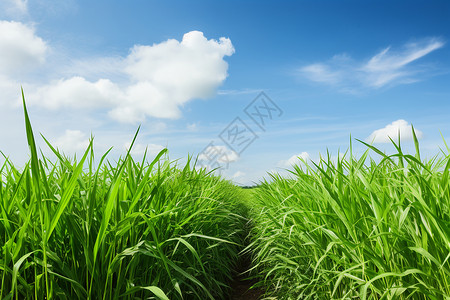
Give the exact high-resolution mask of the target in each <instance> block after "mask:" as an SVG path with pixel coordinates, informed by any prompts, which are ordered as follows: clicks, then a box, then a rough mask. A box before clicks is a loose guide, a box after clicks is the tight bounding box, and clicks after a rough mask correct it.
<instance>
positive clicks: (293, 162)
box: [278, 152, 311, 167]
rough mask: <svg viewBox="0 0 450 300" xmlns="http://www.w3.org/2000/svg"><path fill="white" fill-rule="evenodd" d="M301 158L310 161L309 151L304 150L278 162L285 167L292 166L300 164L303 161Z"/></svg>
mask: <svg viewBox="0 0 450 300" xmlns="http://www.w3.org/2000/svg"><path fill="white" fill-rule="evenodd" d="M300 159H303V160H304V161H308V160H310V159H311V158H310V156H309V154H308V152H302V153H299V154H296V155H292V156H291V157H290V158H289V159H287V160H281V161H279V162H278V165H279V166H283V167H291V166H293V165H296V164H299V163H300V162H301V160H300Z"/></svg>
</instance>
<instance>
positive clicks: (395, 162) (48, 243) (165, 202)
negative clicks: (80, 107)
mask: <svg viewBox="0 0 450 300" xmlns="http://www.w3.org/2000/svg"><path fill="white" fill-rule="evenodd" d="M23 105H24V116H25V125H26V131H27V139H28V145H29V148H30V156H31V158H30V160H29V162H28V163H27V164H26V165H25V166H24V167H23V168H17V167H16V166H15V165H14V164H13V163H12V162H11V161H10V160H9V159H8V158H7V157H6V156H4V158H3V160H4V162H3V163H2V164H0V179H1V180H0V246H1V256H0V298H1V299H144V298H146V299H226V298H227V295H229V292H230V287H229V286H228V284H229V283H230V282H231V279H232V275H233V274H234V273H233V272H234V271H235V268H236V265H238V263H239V259H241V260H245V258H247V257H248V256H251V257H252V261H253V266H251V270H249V271H248V274H249V275H250V276H254V277H256V278H257V279H258V280H259V282H258V283H257V286H259V287H261V288H263V289H265V290H266V292H267V293H266V296H267V297H272V299H274V298H276V299H400V300H403V299H450V262H449V259H450V185H449V168H450V159H449V158H450V156H449V154H448V151H449V149H448V147H447V150H446V151H447V152H442V154H441V155H439V156H436V157H435V158H433V159H431V160H427V161H424V160H421V157H420V152H419V144H418V141H417V139H416V138H415V136H414V141H415V145H416V153H415V155H408V154H404V153H403V151H402V149H401V147H400V145H399V143H397V144H396V143H394V142H393V144H394V146H395V148H396V150H397V153H396V154H394V155H390V156H387V155H385V154H384V153H382V152H381V151H379V150H378V149H376V148H374V147H372V146H371V145H367V144H366V146H367V151H366V152H365V153H364V154H363V155H362V156H361V157H360V158H356V157H354V156H353V154H352V146H351V145H350V150H349V153H346V154H345V155H344V156H342V157H340V158H339V159H337V161H332V160H331V158H330V157H329V156H328V157H327V158H326V159H321V160H320V161H319V162H318V163H317V164H312V165H310V166H305V165H303V167H300V165H297V166H294V170H293V171H292V176H291V178H283V177H281V176H280V175H278V174H273V175H272V178H271V180H270V182H269V181H265V182H263V183H262V184H261V185H259V186H257V187H252V188H247V189H244V188H239V187H237V186H234V185H233V184H231V183H230V182H228V181H226V180H223V179H221V178H220V177H216V176H213V175H212V174H210V173H206V172H205V171H204V170H197V169H196V168H195V162H193V161H191V160H189V161H188V162H187V164H186V165H184V166H179V165H177V164H176V162H171V161H170V160H168V158H167V155H166V153H167V150H166V149H165V150H163V151H161V152H160V153H159V154H158V155H157V156H156V158H154V159H153V160H152V161H147V159H146V155H144V157H143V159H142V160H140V161H136V160H134V159H133V158H132V157H131V156H130V153H129V152H128V153H126V155H125V156H124V157H122V158H120V159H119V160H118V161H117V162H115V163H111V162H110V161H109V160H108V153H109V151H108V152H107V153H105V154H104V155H103V157H101V158H97V157H95V156H94V149H93V147H94V146H93V141H92V140H91V142H90V145H89V146H88V148H87V149H86V151H85V152H84V153H83V155H82V156H81V158H79V159H76V158H67V157H65V156H64V155H63V154H61V153H60V152H59V151H58V150H57V149H54V148H53V146H52V145H51V144H50V143H48V142H47V141H46V140H45V138H44V140H45V141H46V142H47V146H48V147H49V148H50V150H51V151H52V152H53V153H54V155H55V156H56V158H57V159H56V162H55V161H52V160H50V159H49V158H46V157H45V156H44V155H42V152H40V151H39V149H37V148H36V144H35V137H34V134H33V130H32V127H31V122H30V120H29V116H28V113H27V110H26V105H25V99H24V100H23ZM138 131H139V130H138ZM137 133H138V132H137ZM137 133H136V136H137ZM413 133H414V131H413ZM136 136H135V137H134V139H133V143H134V141H135V139H136ZM133 143H132V144H133ZM130 149H131V147H130ZM372 151H373V152H375V154H376V155H378V156H380V159H381V161H380V162H376V161H374V160H373V159H371V158H370V157H369V152H372ZM38 153H39V154H38ZM244 247H245V249H244ZM241 263H242V261H241Z"/></svg>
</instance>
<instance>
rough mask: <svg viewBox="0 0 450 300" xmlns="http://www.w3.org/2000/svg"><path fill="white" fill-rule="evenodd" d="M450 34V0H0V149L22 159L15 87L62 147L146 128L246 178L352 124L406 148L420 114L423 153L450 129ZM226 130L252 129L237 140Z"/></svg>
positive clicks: (152, 139) (152, 145)
mask: <svg viewBox="0 0 450 300" xmlns="http://www.w3.org/2000/svg"><path fill="white" fill-rule="evenodd" d="M449 31H450V3H449V2H448V1H227V2H224V1H214V2H213V1H184V2H182V1H164V2H163V1H127V2H123V1H75V0H63V1H44V0H28V1H23V0H3V1H1V2H0V91H1V92H0V150H1V151H3V152H4V153H5V154H7V155H9V156H10V158H11V159H12V160H13V161H14V162H15V163H16V164H18V165H20V164H23V163H24V162H25V161H26V160H27V158H28V152H27V150H28V149H27V146H26V139H25V135H24V132H25V130H24V125H23V115H22V110H21V107H20V102H19V95H20V86H23V88H24V91H25V96H26V99H27V103H28V106H29V111H30V115H31V119H32V122H33V126H34V130H35V131H36V132H41V133H42V134H43V135H44V136H45V137H46V138H47V139H49V140H50V141H51V142H52V143H53V144H54V145H56V146H58V147H59V148H60V149H61V150H63V151H64V152H65V153H67V154H73V153H81V151H82V149H83V148H84V147H85V146H86V144H87V141H88V139H89V136H90V135H91V134H93V135H94V136H95V140H94V142H95V149H96V151H97V153H99V154H100V153H102V152H104V151H106V150H107V149H108V148H109V147H111V146H113V147H114V151H113V152H112V153H111V157H110V158H111V159H112V160H113V159H115V158H117V157H118V155H120V154H123V153H124V152H125V149H126V147H127V144H128V143H129V142H130V141H131V139H132V136H133V134H134V132H135V131H136V129H137V127H138V126H139V125H141V132H140V135H139V138H138V140H137V145H136V147H135V149H134V151H133V155H135V156H136V157H139V156H140V155H142V152H143V150H144V149H145V148H146V147H148V149H149V152H150V153H151V155H153V156H154V155H155V154H156V153H157V152H158V151H159V150H160V149H161V148H162V147H166V146H167V147H168V149H169V152H170V158H171V159H180V160H181V161H184V160H185V159H186V157H187V156H188V155H198V154H199V155H200V158H201V159H202V164H203V165H205V166H207V167H212V166H218V165H221V166H222V167H223V168H222V169H223V171H222V174H223V175H224V176H225V177H227V178H229V179H232V180H234V181H235V182H237V183H241V184H251V183H252V182H258V181H259V180H261V179H262V178H263V177H267V172H272V171H278V172H282V173H284V172H285V171H284V169H285V168H289V165H290V164H291V163H292V162H295V161H297V159H296V157H298V156H301V157H303V158H306V159H312V160H315V161H316V160H317V159H318V158H319V157H320V153H322V154H324V153H326V151H327V149H328V150H329V151H330V152H331V153H332V155H333V156H337V153H338V151H341V152H344V151H345V150H346V149H347V148H348V147H349V141H350V135H351V137H352V139H353V147H354V152H356V153H362V152H363V151H364V150H365V147H364V146H363V145H361V144H360V143H358V142H356V141H355V140H354V139H360V140H366V141H369V142H373V143H374V145H376V146H377V147H379V148H380V149H382V150H383V151H386V152H390V151H392V148H393V147H392V146H391V145H390V144H389V143H387V141H388V136H391V137H394V138H395V137H396V133H397V132H398V131H399V130H400V133H401V138H402V145H403V146H404V147H405V148H406V149H410V150H412V148H413V144H412V142H411V134H410V130H411V129H410V128H411V124H413V125H414V127H415V128H416V129H417V130H418V132H417V133H418V136H419V138H420V143H421V149H422V152H423V155H424V156H427V157H431V156H433V155H435V154H437V153H438V152H439V148H440V147H444V143H443V141H442V138H441V133H442V135H443V136H444V138H446V140H447V141H450V130H449V128H450V126H449V125H450V121H449V118H448V115H449V113H450V101H449V99H450V87H449V82H450V75H449V70H450V59H449V58H450V55H449V54H450V53H449V45H448V41H449V37H450V32H449ZM262 91H263V92H264V93H265V95H267V96H268V97H269V98H270V99H271V101H272V102H270V103H272V104H275V105H276V106H277V107H278V108H280V109H281V111H282V114H281V115H280V114H279V112H276V113H274V114H273V116H272V118H271V119H270V118H269V117H267V118H265V121H266V122H265V125H264V126H263V128H260V127H258V126H257V124H256V123H255V122H254V121H253V120H252V119H251V118H250V117H249V116H248V115H247V114H246V113H245V111H244V109H245V108H246V107H247V106H249V105H250V110H251V109H254V107H255V105H256V107H258V105H259V106H261V105H260V104H261V103H262V102H258V101H262V100H261V98H257V99H256V102H252V101H253V100H254V99H255V98H256V97H257V96H258V95H260V92H262ZM264 101H266V102H267V101H269V100H267V99H266V100H264ZM252 103H253V104H252ZM267 103H269V102H267ZM252 105H253V106H252ZM262 112H264V108H262V111H260V113H262ZM265 112H267V111H265ZM237 117H239V118H240V119H239V120H240V121H242V122H243V123H239V122H240V121H239V122H238V123H236V122H234V123H232V122H233V121H234V120H235V119H236V118H237ZM230 123H231V125H230ZM242 124H245V125H247V127H242V126H243V125H242ZM233 126H234V127H233ZM233 128H234V129H236V130H237V132H242V130H243V129H246V130H247V133H248V134H250V136H257V138H256V139H255V140H254V141H253V142H252V143H251V144H248V145H247V144H246V143H245V140H246V139H245V138H242V139H241V140H240V141H243V142H242V145H243V146H246V145H247V147H246V148H245V149H244V150H243V151H241V150H242V148H243V146H242V145H241V146H238V145H237V144H236V140H234V141H232V140H229V139H228V140H227V138H226V137H228V138H229V136H230V135H229V133H230V132H227V131H225V132H224V130H226V129H228V130H231V129H233ZM249 130H251V131H249ZM220 137H222V138H223V139H221V138H220ZM251 140H253V139H251ZM39 143H40V145H41V147H42V149H43V151H44V152H45V153H48V150H47V149H46V147H45V145H44V143H43V142H42V140H40V141H39ZM211 143H212V144H211ZM233 143H234V144H233ZM233 149H234V150H235V151H233ZM238 152H239V153H238ZM213 154H216V155H215V156H214V155H213ZM374 156H375V155H374ZM212 157H215V159H212ZM1 159H2V158H0V160H1Z"/></svg>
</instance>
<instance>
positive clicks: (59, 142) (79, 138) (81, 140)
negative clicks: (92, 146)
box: [52, 129, 89, 155]
mask: <svg viewBox="0 0 450 300" xmlns="http://www.w3.org/2000/svg"><path fill="white" fill-rule="evenodd" d="M52 146H54V147H57V148H58V149H60V150H62V151H64V153H66V154H68V155H71V154H74V153H75V152H77V151H84V150H86V149H87V147H88V146H89V137H87V136H86V134H84V133H83V132H81V131H80V130H69V129H68V130H66V131H65V132H64V134H63V135H62V136H60V137H59V138H57V139H56V140H55V142H54V143H52Z"/></svg>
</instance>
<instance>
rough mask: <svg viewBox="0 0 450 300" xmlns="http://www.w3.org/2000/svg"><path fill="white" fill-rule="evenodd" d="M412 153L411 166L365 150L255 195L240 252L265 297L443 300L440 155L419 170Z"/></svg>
mask: <svg viewBox="0 0 450 300" xmlns="http://www.w3.org/2000/svg"><path fill="white" fill-rule="evenodd" d="M415 144H416V150H417V153H416V154H415V155H414V156H412V155H407V154H404V153H403V152H402V149H401V147H400V145H399V144H396V143H394V146H395V147H396V149H397V153H396V154H395V155H391V156H387V155H385V154H383V153H382V152H381V151H379V150H378V149H376V148H374V147H372V146H371V145H367V144H366V146H367V147H368V150H367V151H366V152H365V153H364V155H363V156H362V157H361V158H359V159H357V158H355V157H354V156H353V155H352V152H351V146H350V151H349V152H350V153H346V155H344V156H343V157H341V158H339V159H338V160H337V161H336V162H333V161H332V160H331V159H330V157H328V158H325V159H321V160H320V162H319V163H318V164H315V165H312V166H308V167H304V166H303V168H301V167H300V166H299V165H297V166H295V167H294V171H293V172H292V178H290V179H288V178H282V177H280V176H279V175H277V174H275V175H272V178H271V181H270V182H268V181H265V182H264V183H263V184H262V185H261V186H260V187H259V188H258V189H256V190H255V200H254V201H255V203H254V205H255V208H254V209H253V211H252V215H253V218H254V224H255V226H254V229H253V231H252V244H251V245H250V246H249V247H248V249H247V250H251V251H252V252H253V261H254V264H255V266H256V268H257V270H258V271H259V274H261V275H260V285H263V286H266V287H267V291H268V294H269V295H276V296H278V298H279V299H450V262H449V257H450V191H449V188H450V186H449V167H450V160H449V155H448V154H445V153H443V154H442V155H440V156H439V157H435V158H433V159H431V160H429V161H421V160H420V153H419V145H418V142H417V139H415ZM369 151H375V152H376V153H377V155H381V158H382V159H381V162H379V163H376V162H375V161H374V160H372V159H370V158H369V156H368V154H369ZM447 151H448V149H447Z"/></svg>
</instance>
